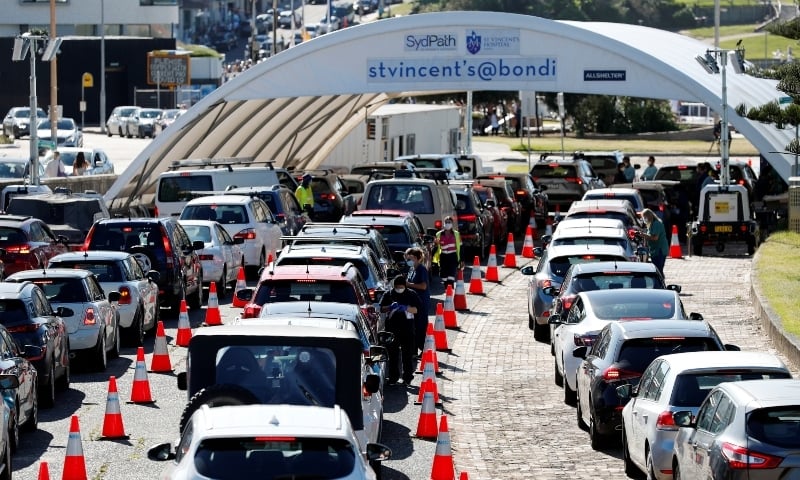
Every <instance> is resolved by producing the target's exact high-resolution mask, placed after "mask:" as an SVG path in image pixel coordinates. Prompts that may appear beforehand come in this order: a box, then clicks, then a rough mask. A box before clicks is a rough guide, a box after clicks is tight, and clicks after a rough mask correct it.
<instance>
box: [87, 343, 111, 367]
mask: <svg viewBox="0 0 800 480" xmlns="http://www.w3.org/2000/svg"><path fill="white" fill-rule="evenodd" d="M107 366H108V353H107V352H106V336H105V335H102V334H100V335H98V338H97V346H95V347H94V352H92V359H91V365H89V368H91V369H92V370H93V371H95V372H104V371H105V370H106V367H107Z"/></svg>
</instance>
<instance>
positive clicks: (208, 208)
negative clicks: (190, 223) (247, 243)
mask: <svg viewBox="0 0 800 480" xmlns="http://www.w3.org/2000/svg"><path fill="white" fill-rule="evenodd" d="M180 218H181V220H216V221H217V222H219V223H221V224H223V225H229V224H239V223H249V221H250V220H249V217H248V215H247V209H246V208H245V207H244V205H187V206H186V207H184V208H183V211H182V212H181V217H180Z"/></svg>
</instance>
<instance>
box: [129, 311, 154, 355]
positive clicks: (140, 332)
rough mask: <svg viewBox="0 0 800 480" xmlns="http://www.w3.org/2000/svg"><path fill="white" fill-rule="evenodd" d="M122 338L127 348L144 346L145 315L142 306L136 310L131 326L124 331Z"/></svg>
mask: <svg viewBox="0 0 800 480" xmlns="http://www.w3.org/2000/svg"><path fill="white" fill-rule="evenodd" d="M156 311H158V309H156ZM122 336H123V343H124V344H125V346H128V347H140V346H142V345H143V344H144V313H143V311H142V307H141V306H139V308H138V309H136V314H135V315H134V317H133V323H131V326H130V327H128V328H124V329H123V330H122Z"/></svg>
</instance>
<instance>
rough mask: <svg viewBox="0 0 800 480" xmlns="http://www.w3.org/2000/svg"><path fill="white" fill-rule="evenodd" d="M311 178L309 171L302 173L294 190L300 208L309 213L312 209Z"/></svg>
mask: <svg viewBox="0 0 800 480" xmlns="http://www.w3.org/2000/svg"><path fill="white" fill-rule="evenodd" d="M312 179H313V177H312V176H311V174H310V173H306V174H304V175H303V177H302V181H301V183H300V185H299V186H298V187H297V190H295V191H294V196H295V198H297V203H299V204H300V208H302V209H303V210H305V211H306V212H308V213H309V214H310V213H311V212H313V211H314V192H313V191H312V190H311V180H312Z"/></svg>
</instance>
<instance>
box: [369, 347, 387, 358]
mask: <svg viewBox="0 0 800 480" xmlns="http://www.w3.org/2000/svg"><path fill="white" fill-rule="evenodd" d="M369 358H370V360H371V361H373V362H386V361H388V360H389V351H388V350H387V349H386V347H383V346H381V345H370V347H369Z"/></svg>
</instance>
